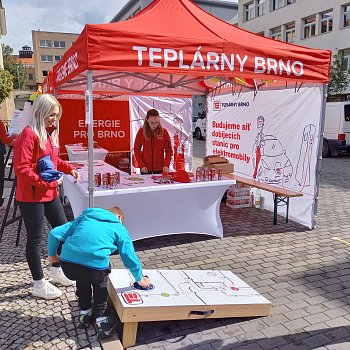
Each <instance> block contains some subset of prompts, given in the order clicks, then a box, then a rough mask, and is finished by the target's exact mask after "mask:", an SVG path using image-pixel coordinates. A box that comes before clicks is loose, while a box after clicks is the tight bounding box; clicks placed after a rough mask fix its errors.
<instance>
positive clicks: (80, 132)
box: [59, 99, 130, 153]
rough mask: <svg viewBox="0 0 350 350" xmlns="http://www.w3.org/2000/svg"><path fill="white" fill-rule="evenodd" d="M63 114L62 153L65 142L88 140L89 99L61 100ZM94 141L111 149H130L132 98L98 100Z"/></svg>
mask: <svg viewBox="0 0 350 350" xmlns="http://www.w3.org/2000/svg"><path fill="white" fill-rule="evenodd" d="M59 101H60V103H61V105H62V108H63V114H62V119H61V121H60V145H61V153H66V149H65V147H64V146H65V145H66V144H70V143H80V142H82V143H84V144H87V143H88V127H87V125H86V124H85V100H76V99H60V100H59ZM93 117H94V141H95V142H97V145H98V146H100V147H102V148H105V149H107V150H108V151H109V152H112V153H113V152H129V151H130V120H129V102H128V101H110V100H94V102H93Z"/></svg>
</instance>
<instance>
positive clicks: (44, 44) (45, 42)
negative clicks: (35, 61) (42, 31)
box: [39, 40, 52, 47]
mask: <svg viewBox="0 0 350 350" xmlns="http://www.w3.org/2000/svg"><path fill="white" fill-rule="evenodd" d="M39 46H40V47H52V41H51V40H40V41H39Z"/></svg>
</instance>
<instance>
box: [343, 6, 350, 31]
mask: <svg viewBox="0 0 350 350" xmlns="http://www.w3.org/2000/svg"><path fill="white" fill-rule="evenodd" d="M343 11H344V21H343V27H344V28H346V27H350V5H345V6H343Z"/></svg>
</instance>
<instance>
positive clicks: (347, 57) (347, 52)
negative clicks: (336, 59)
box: [340, 48, 350, 71]
mask: <svg viewBox="0 0 350 350" xmlns="http://www.w3.org/2000/svg"><path fill="white" fill-rule="evenodd" d="M340 53H341V54H342V56H343V70H344V71H349V70H350V48H348V49H344V50H340Z"/></svg>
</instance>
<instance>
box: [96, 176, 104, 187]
mask: <svg viewBox="0 0 350 350" xmlns="http://www.w3.org/2000/svg"><path fill="white" fill-rule="evenodd" d="M101 182H102V175H101V173H96V174H95V186H96V187H100V186H101Z"/></svg>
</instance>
